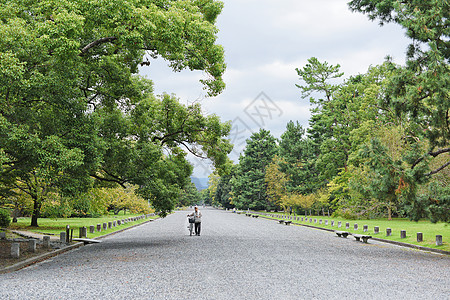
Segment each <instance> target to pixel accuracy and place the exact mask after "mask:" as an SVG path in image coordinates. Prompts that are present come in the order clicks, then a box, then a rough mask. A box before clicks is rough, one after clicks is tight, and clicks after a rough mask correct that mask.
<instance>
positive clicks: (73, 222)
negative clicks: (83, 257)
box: [9, 214, 159, 238]
mask: <svg viewBox="0 0 450 300" xmlns="http://www.w3.org/2000/svg"><path fill="white" fill-rule="evenodd" d="M141 215H142V214H126V215H122V214H121V215H106V216H102V217H99V218H65V219H47V218H41V219H39V220H38V224H39V227H31V226H30V224H31V219H30V218H19V219H18V220H17V223H13V224H11V226H10V227H9V229H13V230H25V231H31V232H36V233H40V234H51V235H59V233H60V232H63V231H65V230H66V226H67V225H69V226H70V228H71V229H73V237H78V233H79V231H78V230H79V228H80V227H83V226H84V227H86V228H87V232H88V233H87V237H88V238H95V237H98V236H102V235H105V234H108V233H112V232H116V231H119V230H122V229H124V228H128V227H131V226H134V225H137V224H141V223H144V222H147V221H149V220H151V219H157V218H159V216H151V217H149V218H143V219H141V220H137V221H133V222H128V223H126V224H122V225H117V226H116V227H113V228H111V229H107V230H103V228H102V231H99V232H97V231H96V232H95V233H89V226H90V225H94V226H95V227H96V228H97V224H103V223H108V222H110V221H118V220H123V219H127V218H132V217H138V216H141Z"/></svg>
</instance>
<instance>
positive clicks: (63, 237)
mask: <svg viewBox="0 0 450 300" xmlns="http://www.w3.org/2000/svg"><path fill="white" fill-rule="evenodd" d="M59 241H60V242H61V243H65V242H66V232H65V231H64V232H60V233H59Z"/></svg>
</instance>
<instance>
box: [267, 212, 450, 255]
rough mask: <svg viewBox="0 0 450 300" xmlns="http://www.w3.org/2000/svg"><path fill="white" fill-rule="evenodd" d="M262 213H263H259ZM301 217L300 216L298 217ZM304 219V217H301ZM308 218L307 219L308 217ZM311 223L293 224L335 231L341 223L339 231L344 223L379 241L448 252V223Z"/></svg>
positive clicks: (369, 221) (371, 221) (449, 232)
mask: <svg viewBox="0 0 450 300" xmlns="http://www.w3.org/2000/svg"><path fill="white" fill-rule="evenodd" d="M261 213H263V212H261ZM271 214H277V215H280V216H281V215H283V213H271ZM300 217H301V216H300ZM303 217H304V216H303ZM308 218H309V217H308ZM312 219H313V221H312V223H310V222H309V220H308V222H305V221H303V222H302V221H293V223H298V224H306V225H313V226H316V227H321V228H328V229H337V223H338V221H341V222H342V227H341V230H346V229H345V223H347V222H348V223H350V228H349V229H348V231H349V232H359V233H362V232H363V226H364V225H368V226H369V231H368V233H369V234H370V235H372V236H373V237H377V238H380V239H386V240H391V241H399V242H404V243H408V244H414V245H420V246H424V247H429V248H434V249H440V250H445V251H450V224H448V223H436V224H433V223H431V222H430V221H425V220H423V221H419V222H413V221H410V220H408V219H393V220H392V221H389V220H387V219H373V220H346V219H342V218H332V217H323V216H312ZM314 219H317V223H314ZM320 219H322V225H321V224H319V220H320ZM325 220H328V226H325ZM331 220H333V221H334V222H335V225H334V226H333V227H331ZM355 223H356V224H358V230H356V231H355V230H354V224H355ZM375 226H378V227H380V233H379V234H374V227H375ZM386 228H391V230H392V236H390V237H387V236H386ZM401 230H406V238H405V239H401V238H400V231H401ZM417 232H422V233H423V242H420V243H419V242H417ZM436 235H442V239H443V245H442V246H436Z"/></svg>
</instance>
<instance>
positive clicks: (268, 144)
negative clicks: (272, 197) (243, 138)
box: [232, 129, 278, 210]
mask: <svg viewBox="0 0 450 300" xmlns="http://www.w3.org/2000/svg"><path fill="white" fill-rule="evenodd" d="M277 150H278V149H277V143H276V139H275V138H274V137H273V136H272V135H271V134H270V132H269V131H268V130H265V129H260V131H259V132H256V133H254V134H252V135H251V137H250V139H248V140H247V146H246V148H245V149H244V154H243V155H241V156H240V157H239V168H238V170H237V171H236V176H235V178H234V180H233V189H232V191H233V203H234V205H235V206H236V208H238V209H254V210H261V209H270V208H271V207H272V205H271V204H270V202H269V199H268V196H267V192H266V183H265V181H264V177H265V172H266V167H267V166H268V165H269V164H270V163H271V161H272V158H273V157H274V156H275V154H276V153H277Z"/></svg>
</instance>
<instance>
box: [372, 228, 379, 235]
mask: <svg viewBox="0 0 450 300" xmlns="http://www.w3.org/2000/svg"><path fill="white" fill-rule="evenodd" d="M373 233H374V234H379V233H380V227H378V226H375V227H374V228H373Z"/></svg>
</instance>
